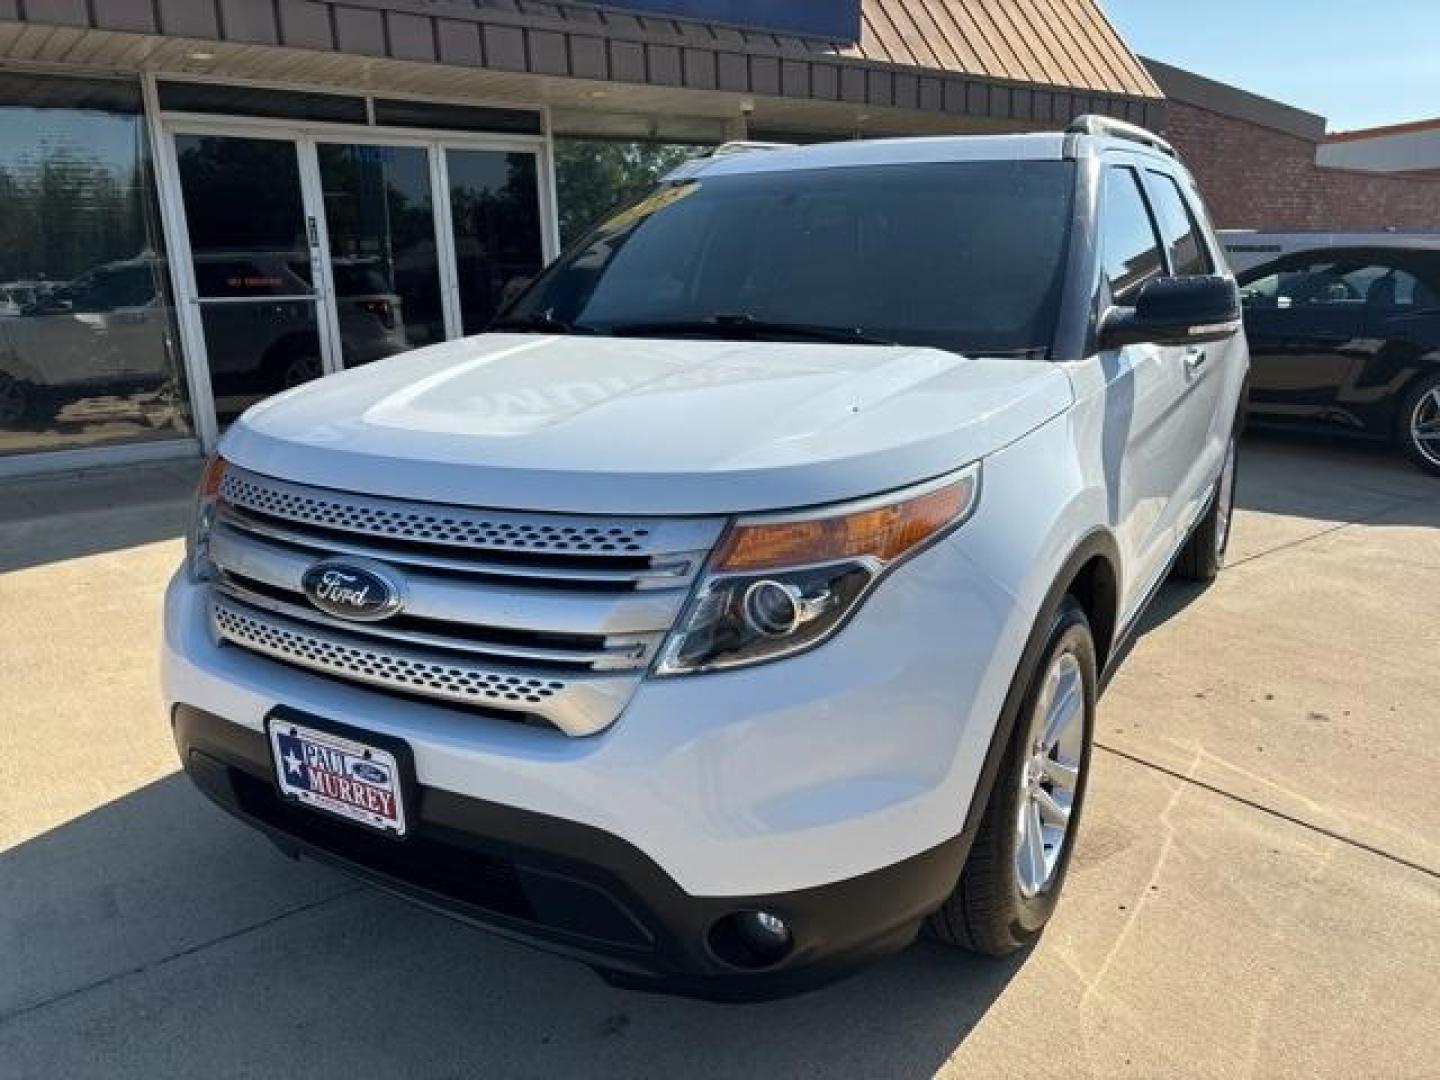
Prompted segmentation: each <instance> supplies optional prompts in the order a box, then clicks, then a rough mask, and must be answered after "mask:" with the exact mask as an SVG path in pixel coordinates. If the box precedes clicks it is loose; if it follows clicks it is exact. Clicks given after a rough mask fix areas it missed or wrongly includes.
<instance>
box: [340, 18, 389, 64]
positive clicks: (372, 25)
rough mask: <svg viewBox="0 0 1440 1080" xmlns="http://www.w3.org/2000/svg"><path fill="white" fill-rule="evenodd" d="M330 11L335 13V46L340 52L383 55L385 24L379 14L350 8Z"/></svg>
mask: <svg viewBox="0 0 1440 1080" xmlns="http://www.w3.org/2000/svg"><path fill="white" fill-rule="evenodd" d="M331 10H332V11H333V12H334V13H335V44H336V45H337V46H338V47H339V49H340V51H341V52H347V53H358V54H359V55H361V56H384V55H385V23H384V20H383V19H382V18H381V17H380V12H378V11H369V10H366V9H364V8H351V7H334V8H332V9H331Z"/></svg>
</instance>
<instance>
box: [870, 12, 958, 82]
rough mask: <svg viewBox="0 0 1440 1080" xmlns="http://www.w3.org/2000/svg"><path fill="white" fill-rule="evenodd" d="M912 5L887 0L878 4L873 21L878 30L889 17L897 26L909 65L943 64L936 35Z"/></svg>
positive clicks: (935, 65) (933, 66)
mask: <svg viewBox="0 0 1440 1080" xmlns="http://www.w3.org/2000/svg"><path fill="white" fill-rule="evenodd" d="M911 7H912V5H910V4H907V3H905V0H886V2H882V3H878V4H876V5H875V14H874V19H873V21H874V23H875V26H876V28H877V30H878V29H879V26H880V23H881V22H882V20H884V19H889V21H890V23H891V24H892V25H893V26H894V27H895V33H896V34H897V35H898V36H899V38H900V40H901V41H902V42H903V43H904V46H905V50H906V53H907V56H906V58H905V59H906V63H907V64H908V65H910V66H914V67H928V68H938V67H941V66H943V62H942V61H941V59H940V53H939V52H938V51H937V49H936V39H935V37H934V35H932V34H927V33H926V31H925V26H924V24H923V23H921V21H920V19H919V18H918V17H917V15H916V13H915V11H913V10H911ZM940 44H942V45H943V44H944V43H943V42H940Z"/></svg>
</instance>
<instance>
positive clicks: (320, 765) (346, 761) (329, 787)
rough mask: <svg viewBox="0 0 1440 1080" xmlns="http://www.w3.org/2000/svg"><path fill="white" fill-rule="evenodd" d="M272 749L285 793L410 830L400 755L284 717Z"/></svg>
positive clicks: (380, 826)
mask: <svg viewBox="0 0 1440 1080" xmlns="http://www.w3.org/2000/svg"><path fill="white" fill-rule="evenodd" d="M270 749H271V752H272V753H273V755H274V758H275V779H276V781H277V783H278V784H279V785H280V793H281V794H282V795H284V796H286V797H287V798H290V799H294V800H295V801H297V802H301V803H304V804H305V805H306V806H313V807H314V808H315V809H317V810H323V811H326V812H327V813H330V814H334V815H336V816H337V817H342V818H345V819H346V820H347V821H353V822H356V823H358V824H360V825H365V826H368V827H369V828H372V829H377V830H379V831H381V832H388V833H393V834H394V835H396V836H404V835H405V799H404V790H403V787H402V780H401V775H400V764H399V762H398V761H396V759H395V755H394V754H392V753H390V752H389V751H387V750H383V749H381V748H380V747H378V746H369V745H366V744H365V743H364V742H360V741H357V740H355V739H350V738H345V737H343V736H340V735H336V734H333V733H331V732H328V731H320V730H317V729H316V728H312V727H307V726H305V725H304V724H300V723H295V722H293V721H290V720H287V719H284V718H283V717H278V716H276V717H272V718H271V720H270Z"/></svg>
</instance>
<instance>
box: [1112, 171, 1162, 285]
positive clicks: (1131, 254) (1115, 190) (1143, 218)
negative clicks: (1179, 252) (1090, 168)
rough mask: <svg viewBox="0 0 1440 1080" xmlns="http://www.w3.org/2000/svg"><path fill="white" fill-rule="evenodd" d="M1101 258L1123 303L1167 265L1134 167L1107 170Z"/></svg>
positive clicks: (1157, 275) (1158, 274)
mask: <svg viewBox="0 0 1440 1080" xmlns="http://www.w3.org/2000/svg"><path fill="white" fill-rule="evenodd" d="M1100 259H1101V267H1102V268H1103V272H1104V274H1105V277H1106V280H1107V281H1109V283H1110V297H1111V300H1112V302H1113V303H1115V304H1117V305H1120V306H1128V305H1132V304H1134V303H1135V300H1136V298H1137V297H1138V296H1139V295H1140V289H1141V288H1142V287H1143V286H1144V284H1145V283H1146V282H1147V281H1149V280H1150V279H1151V278H1155V277H1159V276H1160V273H1161V270H1162V267H1163V265H1164V262H1163V260H1162V258H1161V256H1160V240H1159V238H1158V237H1157V236H1156V234H1155V223H1154V221H1153V220H1152V219H1151V217H1150V210H1149V208H1148V207H1147V206H1146V203H1145V196H1144V195H1143V194H1142V193H1141V188H1140V177H1139V176H1138V175H1137V174H1136V172H1135V170H1134V169H1131V168H1126V167H1124V166H1112V167H1110V168H1108V169H1106V170H1105V193H1104V201H1103V203H1102V204H1101V210H1100Z"/></svg>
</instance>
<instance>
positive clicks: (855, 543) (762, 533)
mask: <svg viewBox="0 0 1440 1080" xmlns="http://www.w3.org/2000/svg"><path fill="white" fill-rule="evenodd" d="M978 480H979V474H978V472H976V471H973V470H972V471H971V472H968V473H967V474H966V475H965V476H963V477H961V478H960V479H959V480H956V481H955V482H954V483H950V484H946V485H945V486H944V487H940V488H936V489H935V490H934V491H927V492H926V493H925V494H923V495H917V496H915V497H914V498H910V499H905V500H903V501H900V502H894V503H890V504H888V505H885V506H877V507H873V508H871V509H867V510H859V511H856V512H855V513H853V514H837V515H834V516H832V517H818V518H810V519H808V520H800V521H785V522H776V523H775V524H773V525H771V524H764V523H759V524H754V525H738V526H736V527H735V528H733V529H731V530H730V532H729V534H728V535H727V536H726V537H725V539H724V541H722V543H721V547H720V553H719V555H718V556H717V558H716V561H715V569H716V571H718V572H726V573H729V572H734V571H749V570H774V569H779V568H782V567H791V566H805V565H808V564H810V563H827V562H837V561H839V560H841V559H856V558H864V557H866V556H869V557H872V558H875V559H879V560H880V561H881V562H883V563H888V562H893V561H894V560H895V559H898V558H900V556H902V555H904V554H905V553H906V552H907V551H909V550H911V549H912V548H914V547H915V546H916V545H917V544H921V543H923V542H924V541H925V540H927V539H929V538H930V537H931V536H933V535H935V533H937V532H939V531H940V530H941V529H943V528H945V527H946V526H947V525H950V524H951V523H953V522H955V521H957V520H959V519H960V518H963V517H964V516H965V515H966V514H967V513H968V512H969V510H970V508H971V506H972V504H973V503H974V501H975V495H976V492H977V490H978Z"/></svg>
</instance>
